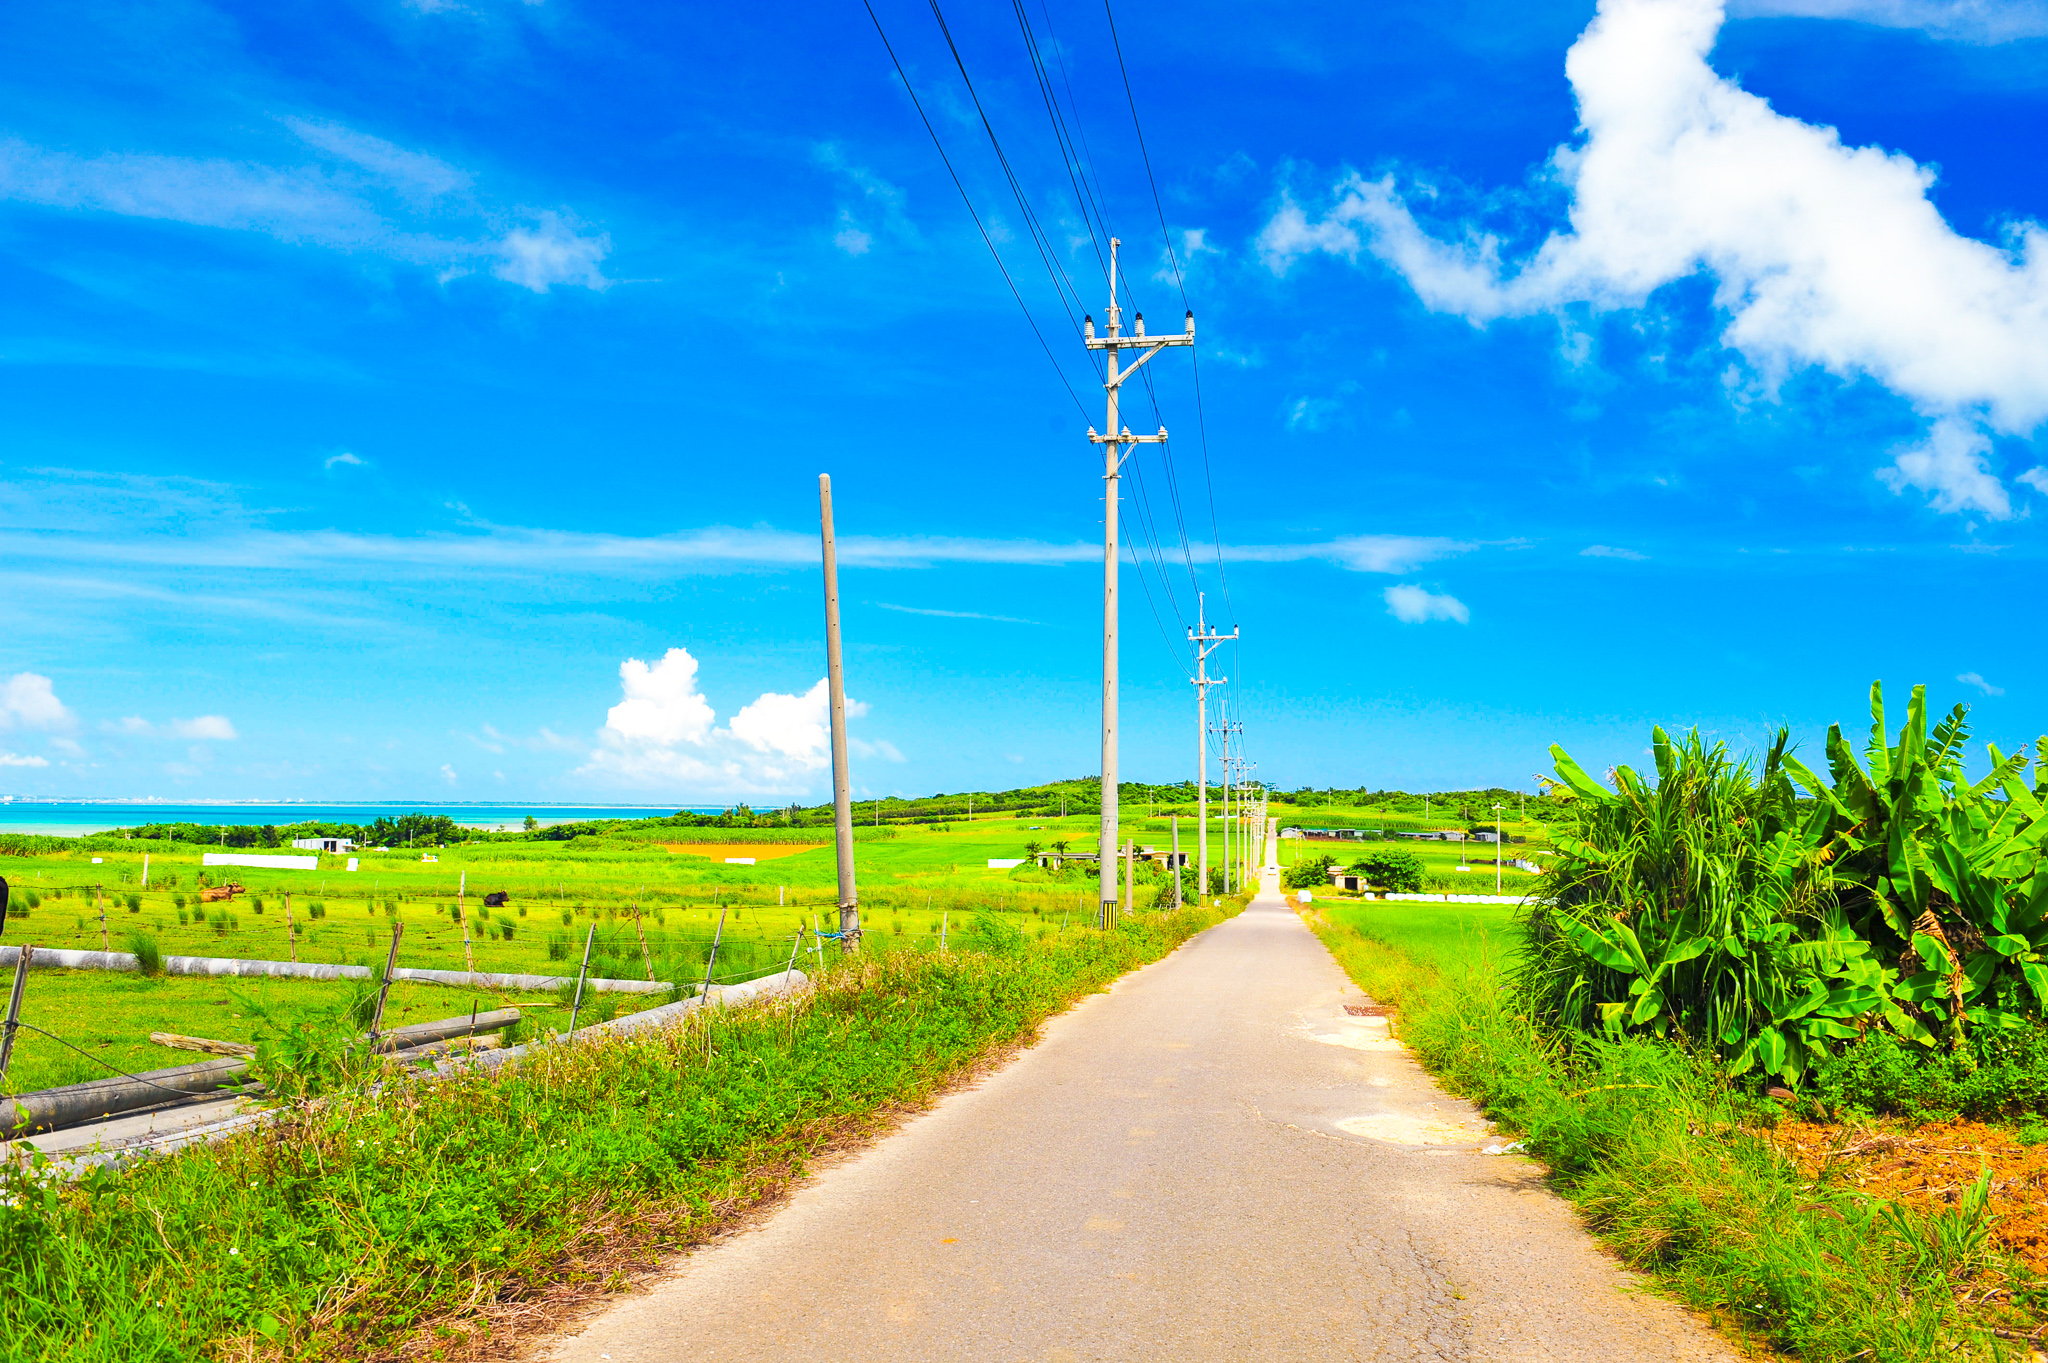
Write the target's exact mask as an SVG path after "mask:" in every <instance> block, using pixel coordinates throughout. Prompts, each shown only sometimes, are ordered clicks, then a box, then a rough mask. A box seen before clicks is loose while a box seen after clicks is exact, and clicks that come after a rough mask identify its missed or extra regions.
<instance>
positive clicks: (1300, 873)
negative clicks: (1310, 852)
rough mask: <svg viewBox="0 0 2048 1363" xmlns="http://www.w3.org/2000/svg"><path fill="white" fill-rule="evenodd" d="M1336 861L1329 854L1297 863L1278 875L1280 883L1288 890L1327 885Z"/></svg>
mask: <svg viewBox="0 0 2048 1363" xmlns="http://www.w3.org/2000/svg"><path fill="white" fill-rule="evenodd" d="M1336 864H1337V863H1336V860H1335V859H1334V858H1333V857H1331V856H1330V855H1329V854H1327V853H1325V854H1324V855H1322V856H1317V857H1310V858H1308V859H1307V860H1306V861H1297V862H1295V863H1294V865H1292V866H1290V867H1288V868H1287V869H1286V870H1285V871H1283V872H1281V873H1280V883H1281V884H1282V885H1285V886H1286V887H1287V888H1288V889H1290V890H1308V889H1313V888H1315V887H1316V886H1318V885H1325V884H1328V883H1329V879H1330V868H1331V867H1332V866H1335V865H1336Z"/></svg>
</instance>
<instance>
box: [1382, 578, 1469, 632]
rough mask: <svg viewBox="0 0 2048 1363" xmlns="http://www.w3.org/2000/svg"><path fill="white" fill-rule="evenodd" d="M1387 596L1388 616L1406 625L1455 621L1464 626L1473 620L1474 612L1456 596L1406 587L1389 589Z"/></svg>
mask: <svg viewBox="0 0 2048 1363" xmlns="http://www.w3.org/2000/svg"><path fill="white" fill-rule="evenodd" d="M1385 596H1386V602H1387V614H1389V615H1391V616H1393V617H1394V618H1395V619H1396V620H1399V621H1400V622H1401V623H1402V624H1405V625H1420V624H1423V623H1425V622H1427V621H1430V620H1455V621H1457V622H1458V623H1459V624H1461V625H1463V624H1468V623H1470V621H1471V619H1472V612H1471V611H1469V610H1467V609H1466V608H1465V603H1464V602H1462V601H1460V600H1459V599H1458V598H1457V597H1455V596H1441V595H1438V594H1437V593H1435V592H1429V591H1424V590H1423V589H1422V588H1420V587H1410V586H1406V585H1403V586H1399V587H1389V588H1387V590H1386V593H1385Z"/></svg>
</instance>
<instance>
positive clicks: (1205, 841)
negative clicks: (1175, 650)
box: [1188, 592, 1238, 895]
mask: <svg viewBox="0 0 2048 1363" xmlns="http://www.w3.org/2000/svg"><path fill="white" fill-rule="evenodd" d="M1208 602H1209V598H1208V594H1207V593H1206V592H1204V593H1197V594H1196V596H1195V627H1194V628H1193V629H1192V630H1189V631H1188V642H1189V643H1191V644H1193V645H1194V646H1195V675H1194V677H1193V678H1192V680H1193V681H1194V683H1195V772H1196V776H1195V806H1196V808H1195V862H1196V865H1197V866H1198V867H1199V868H1200V869H1198V870H1197V871H1196V872H1195V892H1196V894H1197V895H1206V894H1208V893H1209V688H1210V687H1212V686H1216V685H1218V684H1220V683H1222V682H1226V681H1229V680H1230V679H1229V678H1228V677H1212V676H1210V675H1209V655H1210V654H1211V653H1214V652H1215V651H1216V650H1217V649H1219V648H1221V647H1222V646H1223V644H1224V643H1225V641H1233V642H1234V641H1235V640H1236V639H1237V635H1238V631H1237V630H1235V629H1233V630H1231V631H1230V633H1228V634H1211V633H1210V632H1209V618H1208V614H1207V612H1208V608H1209V607H1208Z"/></svg>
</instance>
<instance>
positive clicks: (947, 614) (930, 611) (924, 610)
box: [875, 601, 1042, 625]
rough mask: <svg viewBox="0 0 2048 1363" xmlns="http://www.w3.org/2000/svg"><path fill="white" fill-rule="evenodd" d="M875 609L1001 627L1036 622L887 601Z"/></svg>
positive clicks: (879, 603)
mask: <svg viewBox="0 0 2048 1363" xmlns="http://www.w3.org/2000/svg"><path fill="white" fill-rule="evenodd" d="M875 609H877V610H885V611H901V612H902V613H903V614H905V615H935V616H937V617H939V618H940V619H942V620H993V621H995V622H996V623H998V624H1003V625H1036V624H1040V623H1042V622H1040V621H1037V620H1023V619H1019V618H1018V617H1017V616H1014V615H984V614H983V613H982V612H980V611H945V610H940V609H938V608H937V607H936V606H897V605H892V604H890V603H889V602H887V601H877V602H875Z"/></svg>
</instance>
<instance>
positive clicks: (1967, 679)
mask: <svg viewBox="0 0 2048 1363" xmlns="http://www.w3.org/2000/svg"><path fill="white" fill-rule="evenodd" d="M1956 680H1957V681H1959V682H1961V683H1962V684H1963V685H1965V686H1974V687H1976V688H1977V689H1978V690H1979V691H1982V692H1983V693H1984V694H1985V695H1987V696H2002V695H2004V694H2005V688H2004V687H2002V686H1993V685H1992V684H1991V683H1990V682H1988V681H1985V680H1984V678H1982V677H1981V676H1979V675H1978V674H1976V673H1975V672H1958V673H1956Z"/></svg>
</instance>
